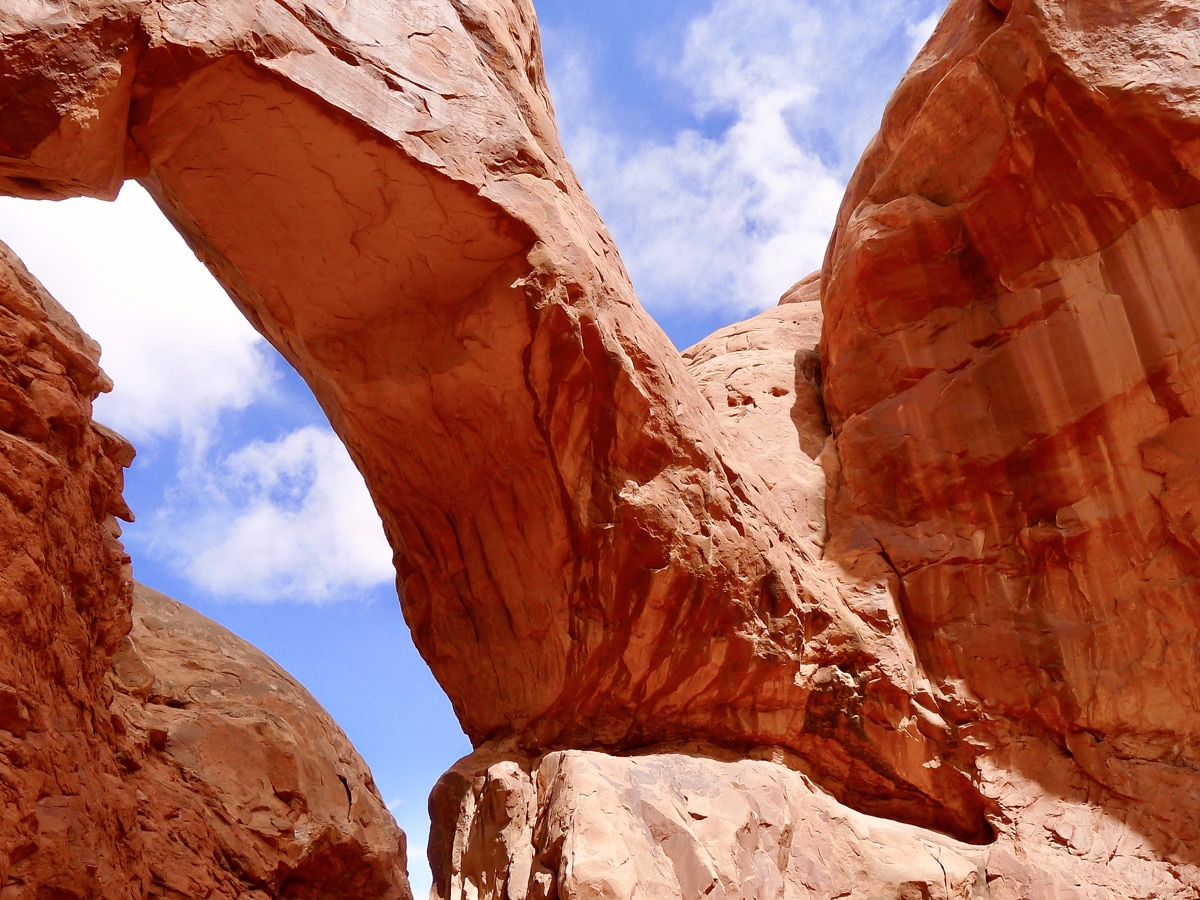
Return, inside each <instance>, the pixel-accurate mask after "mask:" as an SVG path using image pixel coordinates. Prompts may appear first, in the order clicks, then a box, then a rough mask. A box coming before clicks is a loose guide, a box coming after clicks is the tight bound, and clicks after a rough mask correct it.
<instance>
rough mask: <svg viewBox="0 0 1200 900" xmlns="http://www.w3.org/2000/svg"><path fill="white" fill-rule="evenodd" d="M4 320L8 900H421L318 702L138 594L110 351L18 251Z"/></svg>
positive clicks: (0, 833) (0, 399) (373, 796)
mask: <svg viewBox="0 0 1200 900" xmlns="http://www.w3.org/2000/svg"><path fill="white" fill-rule="evenodd" d="M0 320H2V322H3V326H2V327H0V335H2V337H0V360H2V362H0V443H2V444H3V454H0V547H2V548H3V552H2V553H0V561H2V565H3V568H0V897H3V898H4V900H10V898H11V900H18V898H25V897H31V898H32V897H38V898H50V900H85V898H87V900H91V898H114V900H115V898H122V900H124V898H162V900H170V898H178V900H191V898H195V897H212V898H228V900H266V898H268V897H270V898H295V900H303V898H317V897H320V898H345V900H358V898H361V897H366V896H370V897H379V898H382V900H404V898H410V897H411V893H410V892H409V889H408V880H407V876H406V874H405V864H406V857H405V850H404V838H403V835H402V834H401V833H400V831H399V829H398V828H397V827H396V824H395V822H394V821H393V820H392V817H391V815H390V814H389V813H388V812H387V810H386V809H385V808H384V806H383V802H382V801H381V800H380V799H379V795H378V792H377V791H376V790H375V787H374V784H373V783H372V781H371V776H370V773H369V772H368V771H367V768H366V766H365V764H364V763H363V762H362V760H361V759H360V758H359V757H358V755H357V754H356V753H355V752H354V750H353V748H351V747H350V745H349V742H348V741H347V740H346V738H345V736H344V735H343V734H342V733H341V732H340V731H339V730H338V729H337V726H336V725H334V723H333V722H332V720H330V719H329V716H328V715H327V714H326V713H325V712H324V710H322V709H321V708H320V707H319V706H318V705H317V703H316V701H314V700H313V699H312V697H311V696H309V695H308V694H307V692H305V691H304V689H303V688H301V687H300V686H299V685H297V684H296V683H295V682H294V681H292V680H291V678H290V677H289V676H288V675H287V674H286V673H285V672H283V671H282V670H281V669H279V667H278V666H276V665H275V664H274V663H272V662H271V661H270V660H269V659H267V658H266V657H264V656H263V655H262V654H261V653H259V652H258V651H256V650H254V649H253V648H252V647H250V646H249V645H247V644H245V643H244V642H243V641H241V640H240V639H238V638H236V637H234V636H233V635H232V634H229V633H228V632H226V631H225V630H224V629H222V628H220V627H219V626H217V625H215V624H214V623H212V622H209V621H208V620H207V619H204V618H203V617H202V616H199V615H197V614H196V613H193V612H192V611H190V610H188V609H186V608H185V607H182V606H180V605H179V604H177V603H175V602H174V601H172V600H169V599H167V598H165V597H163V596H162V595H160V594H155V593H154V592H152V591H148V590H146V589H144V588H139V589H138V591H136V592H135V591H134V590H133V582H132V575H131V572H130V568H129V558H128V557H127V556H126V555H125V552H124V550H123V549H122V547H121V543H120V541H119V540H118V537H119V535H120V533H121V531H120V528H119V527H118V525H117V523H116V520H115V519H114V518H113V517H114V515H116V516H121V517H122V518H126V517H128V516H129V510H128V508H127V507H126V506H125V503H124V501H123V500H122V499H121V486H122V470H123V468H124V467H125V466H127V465H128V464H129V463H130V462H131V461H132V459H133V449H132V448H131V447H130V446H129V444H128V443H127V442H126V441H124V440H123V439H122V438H120V437H119V436H117V435H116V434H114V433H112V432H111V431H109V430H108V429H106V428H104V427H103V426H101V425H97V424H96V423H94V422H92V420H91V403H92V400H93V399H94V398H95V396H96V394H97V393H98V392H99V391H101V390H107V389H108V388H109V387H110V383H109V382H108V380H107V378H106V377H105V376H104V373H103V372H101V371H100V368H99V366H98V364H97V361H98V358H99V347H97V346H96V344H95V342H93V341H91V340H90V339H89V338H88V337H87V336H86V335H84V334H83V332H81V331H80V330H79V327H78V325H77V324H76V323H75V321H74V319H72V318H71V317H70V315H69V314H67V313H66V312H65V311H64V310H63V309H62V308H61V307H60V306H59V305H58V304H57V303H55V301H54V300H53V299H52V298H51V297H50V296H49V294H47V293H46V292H45V290H44V289H43V288H42V286H41V285H40V284H39V283H38V282H37V281H35V280H34V279H33V277H32V276H31V275H30V274H29V273H28V272H27V271H26V270H25V268H24V267H23V266H22V265H21V263H20V261H19V260H18V259H17V258H16V257H15V256H14V255H13V254H12V252H11V251H10V250H9V249H8V248H7V247H6V246H4V245H3V244H0ZM135 600H136V602H134V601H135ZM131 603H133V604H134V605H133V609H134V613H135V614H134V616H133V617H132V632H131V631H130V629H131V615H130V610H131Z"/></svg>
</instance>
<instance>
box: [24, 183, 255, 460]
mask: <svg viewBox="0 0 1200 900" xmlns="http://www.w3.org/2000/svg"><path fill="white" fill-rule="evenodd" d="M0 240H3V241H4V242H5V243H7V244H9V245H10V246H11V247H12V248H13V249H14V250H15V251H16V252H17V255H19V256H20V257H21V258H22V259H23V260H24V262H25V264H26V265H27V266H28V267H29V269H30V271H32V272H33V274H34V275H36V276H37V277H38V279H39V280H41V281H42V283H43V284H45V285H46V287H47V288H48V289H49V291H50V293H51V294H52V295H54V297H55V298H56V299H58V301H59V302H60V303H62V304H63V306H65V307H66V308H67V309H69V310H70V311H71V313H72V314H73V315H74V316H75V317H76V318H77V319H78V320H79V323H80V325H82V326H83V329H84V330H85V331H87V332H88V333H89V334H90V335H92V337H94V338H95V339H96V340H98V341H99V342H100V345H101V347H102V348H103V350H104V354H103V357H102V359H101V364H102V365H103V366H104V369H105V371H106V372H107V373H108V374H109V376H110V377H111V378H112V379H113V381H114V382H115V383H116V388H115V389H114V391H113V393H112V394H111V395H108V396H104V397H101V398H100V400H99V401H98V402H97V403H96V417H97V418H98V419H100V420H101V421H104V422H106V423H107V424H109V425H112V426H113V427H114V428H116V429H117V430H118V431H121V432H122V433H124V434H125V435H126V436H127V437H129V438H131V439H133V440H134V441H135V442H138V441H145V440H148V439H158V438H164V437H186V438H188V439H189V440H193V441H196V440H202V439H203V437H204V434H205V432H206V431H207V430H208V429H210V428H211V427H213V424H214V423H215V421H216V419H217V418H218V417H219V415H220V414H221V412H222V411H224V410H228V409H244V408H246V407H247V406H249V405H250V404H251V403H253V402H254V401H256V400H259V399H262V398H263V397H265V396H267V395H269V394H270V393H271V391H272V390H273V386H274V384H275V382H276V379H277V377H278V370H277V369H276V368H275V364H274V363H273V361H272V355H271V353H270V351H269V350H268V348H267V345H266V343H265V342H264V341H263V339H262V338H261V337H259V335H258V334H257V333H256V332H255V331H254V330H253V329H252V328H251V327H250V325H249V324H248V323H247V322H246V320H245V319H244V318H243V317H242V315H241V313H239V312H238V311H237V309H236V308H235V307H234V305H233V304H232V303H231V302H230V300H229V298H228V297H227V296H225V293H224V291H222V290H221V288H220V287H219V286H218V285H217V283H216V282H215V281H214V280H213V278H212V276H211V275H210V274H209V273H208V270H206V269H205V268H204V267H203V266H202V265H201V264H200V263H199V262H198V261H197V260H196V258H195V256H194V255H193V254H192V252H191V250H190V249H188V247H187V245H186V244H185V243H184V242H183V239H182V238H180V237H179V236H178V235H177V234H176V233H175V232H174V231H173V230H172V229H171V227H170V225H169V224H167V222H166V220H165V219H164V218H163V215H162V213H161V212H159V210H158V208H157V207H156V206H155V205H154V202H153V201H152V200H151V199H150V197H149V195H147V194H146V192H145V191H144V190H143V189H142V188H141V187H139V186H138V185H137V184H135V183H130V184H126V185H125V187H124V189H123V190H122V191H121V196H120V197H119V198H118V200H117V201H116V202H115V203H111V204H110V203H102V202H101V201H98V200H90V199H76V200H65V201H59V202H52V201H45V200H43V201H33V200H15V199H12V198H0Z"/></svg>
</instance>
